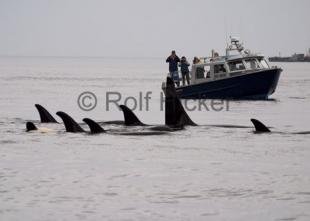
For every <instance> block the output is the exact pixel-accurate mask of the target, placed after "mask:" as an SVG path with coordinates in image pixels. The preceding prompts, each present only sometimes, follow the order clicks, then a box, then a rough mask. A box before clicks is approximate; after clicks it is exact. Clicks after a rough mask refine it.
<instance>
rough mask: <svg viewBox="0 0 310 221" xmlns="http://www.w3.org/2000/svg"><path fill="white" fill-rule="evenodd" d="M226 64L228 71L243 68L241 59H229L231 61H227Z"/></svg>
mask: <svg viewBox="0 0 310 221" xmlns="http://www.w3.org/2000/svg"><path fill="white" fill-rule="evenodd" d="M228 66H229V70H230V71H240V70H244V69H245V67H244V65H243V63H242V61H231V62H228Z"/></svg>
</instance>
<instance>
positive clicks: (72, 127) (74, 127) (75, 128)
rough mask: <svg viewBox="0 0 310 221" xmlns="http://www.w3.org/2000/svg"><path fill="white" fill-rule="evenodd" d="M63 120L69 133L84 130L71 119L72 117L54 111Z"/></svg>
mask: <svg viewBox="0 0 310 221" xmlns="http://www.w3.org/2000/svg"><path fill="white" fill-rule="evenodd" d="M56 114H57V115H58V116H59V117H60V118H61V119H62V121H63V122H64V125H65V127H66V131H67V132H71V133H79V132H85V131H84V130H83V128H81V126H80V125H79V124H78V123H77V122H75V120H73V118H72V117H70V116H69V115H68V114H66V113H65V112H62V111H58V112H57V113H56Z"/></svg>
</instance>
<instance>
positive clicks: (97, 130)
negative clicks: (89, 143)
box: [83, 118, 106, 134]
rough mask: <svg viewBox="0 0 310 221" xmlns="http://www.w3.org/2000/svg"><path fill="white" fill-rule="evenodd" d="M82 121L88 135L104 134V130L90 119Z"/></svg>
mask: <svg viewBox="0 0 310 221" xmlns="http://www.w3.org/2000/svg"><path fill="white" fill-rule="evenodd" d="M83 121H84V122H85V123H86V124H87V125H88V127H89V129H90V133H92V134H99V133H106V130H105V129H103V128H102V127H101V126H100V125H99V124H98V123H96V122H95V121H93V120H92V119H90V118H84V119H83Z"/></svg>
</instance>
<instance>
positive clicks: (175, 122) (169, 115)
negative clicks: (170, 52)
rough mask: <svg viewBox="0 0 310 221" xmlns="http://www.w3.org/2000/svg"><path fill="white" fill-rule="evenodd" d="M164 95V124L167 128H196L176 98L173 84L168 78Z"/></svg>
mask: <svg viewBox="0 0 310 221" xmlns="http://www.w3.org/2000/svg"><path fill="white" fill-rule="evenodd" d="M165 95H166V100H165V124H166V125H167V126H173V127H176V126H177V127H179V126H186V125H190V126H197V124H196V123H194V122H193V121H192V120H191V119H190V117H189V116H188V114H187V113H186V111H185V110H184V107H183V105H182V103H181V101H180V99H179V98H178V97H177V93H176V89H175V86H174V82H173V80H172V79H171V78H170V77H167V81H166V91H165Z"/></svg>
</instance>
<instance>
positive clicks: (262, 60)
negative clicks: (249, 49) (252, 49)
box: [258, 58, 269, 68]
mask: <svg viewBox="0 0 310 221" xmlns="http://www.w3.org/2000/svg"><path fill="white" fill-rule="evenodd" d="M258 61H259V63H260V65H261V66H262V67H263V68H269V65H268V63H267V61H266V60H265V59H264V58H259V59H258Z"/></svg>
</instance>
